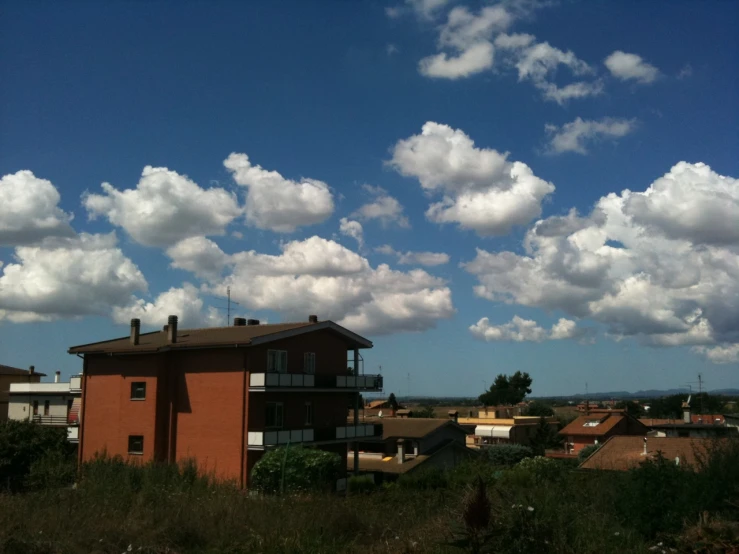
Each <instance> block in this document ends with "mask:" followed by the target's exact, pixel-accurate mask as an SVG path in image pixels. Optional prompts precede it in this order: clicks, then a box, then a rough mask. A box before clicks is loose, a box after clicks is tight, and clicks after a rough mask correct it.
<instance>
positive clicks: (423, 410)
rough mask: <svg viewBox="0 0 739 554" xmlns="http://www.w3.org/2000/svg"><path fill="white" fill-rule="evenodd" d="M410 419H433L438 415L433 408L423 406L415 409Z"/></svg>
mask: <svg viewBox="0 0 739 554" xmlns="http://www.w3.org/2000/svg"><path fill="white" fill-rule="evenodd" d="M410 417H418V418H433V417H436V413H435V412H434V409H433V408H432V407H431V406H425V405H422V406H418V407H416V408H413V409H412V410H411V412H410Z"/></svg>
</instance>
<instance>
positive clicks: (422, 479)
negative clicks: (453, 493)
mask: <svg viewBox="0 0 739 554" xmlns="http://www.w3.org/2000/svg"><path fill="white" fill-rule="evenodd" d="M448 486H449V473H448V472H447V471H444V470H443V469H441V468H438V467H429V468H426V469H423V468H422V469H418V470H416V471H413V472H411V473H406V474H404V475H401V476H400V477H399V478H398V488H401V489H411V490H417V491H418V490H421V491H423V490H435V489H445V488H447V487H448Z"/></svg>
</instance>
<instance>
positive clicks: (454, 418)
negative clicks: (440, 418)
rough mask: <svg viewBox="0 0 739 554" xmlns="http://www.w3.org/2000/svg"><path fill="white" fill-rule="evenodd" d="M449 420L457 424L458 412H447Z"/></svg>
mask: <svg viewBox="0 0 739 554" xmlns="http://www.w3.org/2000/svg"><path fill="white" fill-rule="evenodd" d="M449 419H451V420H452V421H453V422H454V423H457V422H458V421H459V412H458V411H457V410H449Z"/></svg>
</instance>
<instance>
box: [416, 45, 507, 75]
mask: <svg viewBox="0 0 739 554" xmlns="http://www.w3.org/2000/svg"><path fill="white" fill-rule="evenodd" d="M493 56H494V49H493V45H492V44H490V43H489V42H481V43H479V44H475V45H474V46H470V47H469V48H467V49H465V50H464V51H462V52H461V53H460V54H458V55H456V56H449V55H447V54H446V53H445V52H441V53H439V54H436V55H435V56H428V57H426V58H423V59H422V60H421V61H420V62H418V71H419V72H420V73H421V75H425V76H426V77H437V78H442V79H460V78H462V77H469V76H470V75H474V74H476V73H480V72H481V71H485V70H487V69H490V68H492V67H493Z"/></svg>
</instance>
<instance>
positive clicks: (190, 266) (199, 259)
mask: <svg viewBox="0 0 739 554" xmlns="http://www.w3.org/2000/svg"><path fill="white" fill-rule="evenodd" d="M167 256H169V258H170V259H171V260H172V263H171V264H170V265H171V266H172V267H174V268H177V269H184V270H185V271H190V272H191V273H194V274H195V275H196V276H198V277H201V278H206V279H207V278H214V277H218V276H219V275H220V274H221V273H222V272H223V269H224V268H225V267H226V265H227V264H228V263H229V257H228V255H227V254H226V253H225V252H223V250H221V249H220V247H219V246H218V245H217V244H216V243H215V242H213V241H212V240H209V239H207V238H205V237H190V238H188V239H184V240H181V241H180V242H178V243H177V244H175V245H174V246H171V247H169V248H168V249H167Z"/></svg>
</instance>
